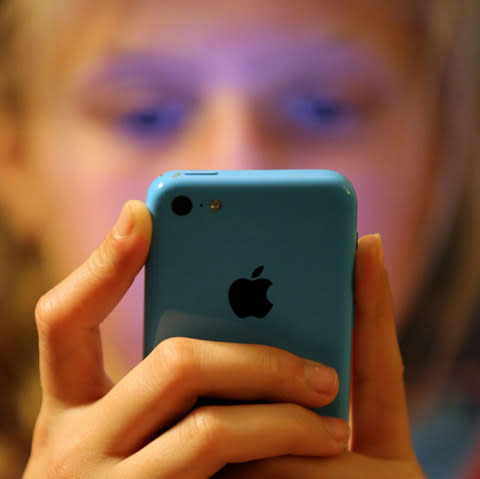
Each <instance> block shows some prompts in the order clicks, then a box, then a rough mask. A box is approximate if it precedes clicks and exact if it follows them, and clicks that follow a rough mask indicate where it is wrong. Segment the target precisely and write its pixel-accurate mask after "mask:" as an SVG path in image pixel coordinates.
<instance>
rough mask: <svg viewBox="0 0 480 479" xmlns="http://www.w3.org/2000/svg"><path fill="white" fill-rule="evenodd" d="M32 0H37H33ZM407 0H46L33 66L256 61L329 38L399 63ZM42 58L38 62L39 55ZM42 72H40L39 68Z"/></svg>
mask: <svg viewBox="0 0 480 479" xmlns="http://www.w3.org/2000/svg"><path fill="white" fill-rule="evenodd" d="M36 3H38V2H36ZM413 4H414V2H410V1H406V0H390V1H388V2H385V1H384V0H322V1H321V2H317V1H311V0H263V1H259V0H243V1H242V2H230V1H225V0H202V1H201V2H198V0H176V1H173V0H162V1H157V0H136V1H135V2H133V1H131V0H102V2H97V1H95V0H69V1H68V2H64V1H62V0H49V2H48V5H47V4H45V3H42V8H41V10H42V15H40V16H37V17H36V18H37V20H36V24H35V25H36V33H37V35H38V37H39V38H38V39H37V40H36V41H34V42H32V44H33V45H42V51H41V52H40V54H36V55H33V58H34V61H36V62H38V63H37V68H36V71H42V72H45V73H47V74H48V76H49V77H50V79H52V78H55V79H56V80H58V81H60V80H61V78H62V77H67V76H68V75H69V74H70V73H72V72H73V71H74V70H75V69H77V70H78V69H80V68H82V67H83V66H85V65H86V64H89V63H90V64H91V63H95V62H101V61H102V59H103V58H106V57H113V56H116V55H122V54H132V53H135V52H138V51H146V50H149V51H153V50H155V51H157V52H160V53H168V54H169V55H170V56H171V55H174V56H176V57H178V58H182V57H185V58H186V59H192V58H195V59H197V60H198V59H202V61H208V60H209V59H210V60H212V61H213V60H216V61H217V63H220V64H222V65H223V66H227V64H228V63H229V62H233V61H234V62H237V63H238V62H242V61H249V62H252V61H253V62H255V57H258V61H259V62H262V61H263V60H264V59H265V58H268V57H269V56H270V57H273V56H275V55H276V54H277V55H278V54H280V55H284V56H290V57H293V58H295V57H297V56H298V50H299V49H305V48H307V49H315V48H317V47H319V46H320V45H328V44H329V43H332V42H338V41H340V42H344V43H350V44H351V45H354V46H360V47H367V48H369V49H370V50H373V51H375V52H376V53H379V54H381V55H382V56H383V57H384V58H385V59H386V60H387V61H388V62H391V63H392V64H393V65H394V66H398V67H399V70H400V71H402V70H405V68H404V67H405V66H406V65H407V66H408V64H409V63H411V62H412V61H413V60H415V58H416V55H417V53H418V37H419V22H418V21H417V20H418V18H417V16H416V15H415V13H416V12H415V8H414V6H412V5H413ZM40 62H41V63H40ZM44 76H45V75H44Z"/></svg>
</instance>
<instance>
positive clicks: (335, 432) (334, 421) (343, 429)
mask: <svg viewBox="0 0 480 479" xmlns="http://www.w3.org/2000/svg"><path fill="white" fill-rule="evenodd" d="M323 422H324V424H325V427H326V429H327V431H328V433H329V434H330V436H332V437H333V439H335V441H338V442H347V441H348V438H349V437H350V428H349V427H348V424H347V423H346V422H345V421H344V420H343V419H338V418H336V417H324V418H323Z"/></svg>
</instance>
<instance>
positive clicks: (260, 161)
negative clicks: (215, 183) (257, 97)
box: [182, 89, 268, 170]
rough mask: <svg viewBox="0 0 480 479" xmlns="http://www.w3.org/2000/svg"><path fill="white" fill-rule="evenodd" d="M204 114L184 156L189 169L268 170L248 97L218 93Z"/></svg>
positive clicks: (225, 91) (194, 127)
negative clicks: (191, 167)
mask: <svg viewBox="0 0 480 479" xmlns="http://www.w3.org/2000/svg"><path fill="white" fill-rule="evenodd" d="M201 110H202V111H201V113H200V114H199V115H198V117H197V118H196V120H195V125H194V126H193V127H192V130H191V134H190V135H189V138H188V139H187V141H186V142H185V143H186V144H185V149H184V152H183V154H182V157H183V159H184V160H186V163H188V165H194V168H198V169H225V170H229V169H261V168H268V158H267V155H266V152H265V151H264V150H265V149H264V148H263V147H262V142H261V135H260V134H259V132H258V131H257V128H256V125H255V123H256V122H255V113H254V107H253V106H252V102H251V101H249V99H248V98H247V97H246V96H244V95H242V94H241V93H239V92H238V91H233V90H228V89H224V90H220V89H219V90H217V91H215V93H214V94H212V95H211V96H210V97H209V98H208V99H207V100H206V102H205V103H204V106H203V107H202V109H201ZM189 168H190V166H189Z"/></svg>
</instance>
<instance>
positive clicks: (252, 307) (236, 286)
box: [228, 266, 273, 318]
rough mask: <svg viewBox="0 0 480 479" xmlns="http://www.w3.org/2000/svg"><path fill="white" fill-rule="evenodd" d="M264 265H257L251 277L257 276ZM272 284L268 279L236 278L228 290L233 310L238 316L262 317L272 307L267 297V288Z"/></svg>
mask: <svg viewBox="0 0 480 479" xmlns="http://www.w3.org/2000/svg"><path fill="white" fill-rule="evenodd" d="M263 269H264V267H263V266H259V267H258V268H257V269H256V270H255V271H254V272H253V273H252V278H257V277H258V276H260V275H261V274H262V272H263ZM271 285H272V282H271V281H270V280H268V279H265V278H263V279H256V280H249V279H247V278H240V279H237V280H236V281H234V282H233V283H232V285H231V286H230V289H229V290H228V298H229V300H230V306H231V307H232V309H233V312H234V313H235V314H236V315H237V316H238V317H239V318H246V317H247V316H255V317H256V318H264V317H265V316H266V315H267V314H268V313H269V312H270V310H271V309H272V306H273V305H272V303H271V302H270V301H269V300H268V299H267V289H268V288H269V287H270V286H271Z"/></svg>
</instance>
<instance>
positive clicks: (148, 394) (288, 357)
mask: <svg viewBox="0 0 480 479" xmlns="http://www.w3.org/2000/svg"><path fill="white" fill-rule="evenodd" d="M337 392H338V378H337V374H336V372H335V370H334V369H332V368H330V367H328V366H323V365H321V364H318V363H315V362H313V361H309V360H305V359H302V358H299V357H298V356H295V355H294V354H291V353H289V352H287V351H285V350H282V349H278V348H274V347H270V346H263V345H253V344H241V343H223V342H216V341H205V340H198V339H190V338H169V339H167V340H165V341H163V342H162V343H160V344H159V345H158V346H157V347H156V348H155V349H154V351H152V353H151V354H150V355H149V356H148V357H147V358H146V359H144V360H143V361H142V363H140V364H139V365H138V366H137V367H136V368H135V369H133V370H132V371H131V372H130V373H129V374H128V375H127V376H125V377H124V378H123V379H122V380H121V381H120V382H119V383H118V384H117V385H116V386H115V388H113V389H112V390H111V391H110V392H109V393H108V394H107V395H106V396H105V397H104V398H102V400H101V401H99V402H98V404H97V405H96V408H97V412H96V414H97V415H98V417H99V419H100V418H102V417H103V418H105V417H108V416H112V418H113V416H114V418H115V419H114V420H112V421H111V422H110V424H109V427H108V428H106V429H104V430H103V431H102V438H101V443H102V444H109V445H110V446H109V447H110V449H109V451H108V452H109V453H115V454H117V455H122V454H123V455H128V454H130V453H132V452H134V451H136V450H138V448H139V446H138V445H139V444H144V443H145V441H146V440H148V438H150V437H151V435H152V434H155V433H158V431H159V430H162V429H164V428H166V427H167V426H169V425H170V424H171V423H173V422H174V421H176V420H178V419H179V418H180V417H182V416H183V415H184V414H185V413H187V412H188V411H189V410H190V409H191V408H192V406H193V405H194V404H195V402H196V399H197V398H198V397H200V396H201V397H212V398H227V399H233V400H250V401H256V400H269V401H281V402H297V403H299V404H302V405H303V406H305V407H312V408H313V407H320V406H324V405H325V404H328V403H330V402H331V401H333V399H334V398H335V396H336V394H337Z"/></svg>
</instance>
